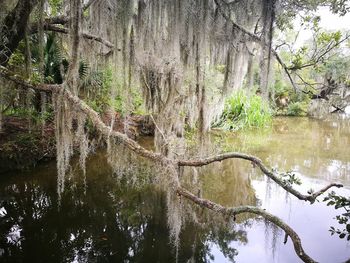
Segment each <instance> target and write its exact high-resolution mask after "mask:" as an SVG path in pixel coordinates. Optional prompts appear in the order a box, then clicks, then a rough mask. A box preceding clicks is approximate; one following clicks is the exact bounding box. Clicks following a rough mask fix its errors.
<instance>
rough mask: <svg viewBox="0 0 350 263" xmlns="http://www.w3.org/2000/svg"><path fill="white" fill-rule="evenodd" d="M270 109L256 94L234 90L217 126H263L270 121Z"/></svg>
mask: <svg viewBox="0 0 350 263" xmlns="http://www.w3.org/2000/svg"><path fill="white" fill-rule="evenodd" d="M271 120H272V111H271V109H270V107H269V105H268V103H267V102H265V101H263V99H262V98H261V97H260V96H258V95H255V94H254V95H250V94H247V93H245V92H243V91H239V92H236V93H235V94H233V95H232V96H231V97H230V98H229V99H228V100H227V101H226V105H225V109H224V112H223V114H222V116H221V118H220V121H219V123H218V125H217V126H219V127H222V128H224V129H227V130H238V129H241V128H246V127H248V128H250V127H264V126H267V125H269V124H270V123H271Z"/></svg>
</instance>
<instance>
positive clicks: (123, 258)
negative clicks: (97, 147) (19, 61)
mask: <svg viewBox="0 0 350 263" xmlns="http://www.w3.org/2000/svg"><path fill="white" fill-rule="evenodd" d="M89 162H90V164H89V167H88V169H87V171H88V174H87V187H88V188H87V191H86V194H84V192H85V191H84V190H85V189H84V185H83V184H82V183H81V182H79V180H82V179H79V177H78V176H77V174H76V173H73V175H72V176H71V178H70V180H69V181H68V187H67V188H66V191H65V193H64V195H63V196H62V201H61V205H60V207H58V202H57V201H58V200H57V193H56V178H55V167H43V168H37V169H36V170H35V174H30V173H25V174H24V175H19V176H11V177H10V178H8V179H3V180H2V181H1V182H0V192H1V193H2V194H1V195H2V196H1V201H0V209H1V210H0V220H1V221H0V222H1V223H0V233H1V240H0V248H1V249H0V252H1V254H0V260H1V262H112V261H113V262H174V261H175V258H176V251H175V249H174V248H173V246H172V245H171V244H170V242H169V231H168V228H167V223H166V222H167V220H166V205H165V196H164V194H163V193H162V192H161V191H159V190H157V189H156V187H154V186H150V185H149V186H145V187H139V188H135V187H134V188H133V187H130V186H126V185H125V184H118V183H117V180H116V178H115V177H114V176H112V175H111V174H112V173H111V171H110V169H109V168H108V165H106V163H105V160H104V157H103V156H97V157H94V158H92V159H91V160H90V161H89ZM195 210H196V211H197V219H198V221H197V222H194V221H190V220H187V221H186V223H185V224H184V227H183V229H182V231H181V235H180V240H181V244H180V247H179V251H178V262H187V261H189V262H191V260H193V261H195V262H210V261H211V260H212V259H213V257H215V255H212V254H211V247H212V245H213V244H216V246H217V247H219V248H220V250H221V251H222V253H223V255H224V256H225V257H226V258H227V259H228V260H230V261H232V262H234V259H235V256H236V255H237V253H238V252H237V250H236V249H235V248H234V247H232V242H233V241H238V242H240V243H243V244H244V243H247V242H248V241H247V235H246V232H245V231H244V230H242V229H240V230H236V229H235V227H234V226H233V224H232V222H226V221H225V219H222V218H217V217H215V215H211V214H210V212H207V211H203V209H199V208H196V207H193V211H195Z"/></svg>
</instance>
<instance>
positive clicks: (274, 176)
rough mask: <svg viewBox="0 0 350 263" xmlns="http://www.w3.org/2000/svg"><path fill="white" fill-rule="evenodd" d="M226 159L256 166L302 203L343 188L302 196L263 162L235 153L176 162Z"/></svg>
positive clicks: (195, 163)
mask: <svg viewBox="0 0 350 263" xmlns="http://www.w3.org/2000/svg"><path fill="white" fill-rule="evenodd" d="M226 159H244V160H247V161H251V162H252V163H254V164H255V165H257V166H258V167H259V168H260V170H261V171H262V172H263V173H264V174H265V175H266V176H267V177H269V178H271V179H272V180H273V181H274V182H276V183H277V184H278V185H279V186H281V187H282V188H283V189H284V190H286V191H287V192H289V193H291V194H292V195H294V196H295V197H297V198H298V199H300V200H304V201H309V202H310V203H313V202H315V200H316V198H317V197H318V196H319V195H321V194H323V193H324V192H325V191H327V190H328V189H329V188H331V187H333V186H334V187H343V185H342V184H337V183H332V184H330V185H328V186H326V187H324V188H322V189H321V190H319V191H317V192H315V193H313V194H310V195H304V194H302V193H300V192H299V191H297V190H295V189H294V188H293V187H292V186H291V185H289V184H287V183H285V182H284V181H283V180H282V179H280V178H279V176H278V174H276V173H274V172H273V171H271V170H269V169H268V168H267V167H266V166H265V165H264V164H263V162H262V161H261V160H260V159H259V158H257V157H255V156H252V155H248V154H243V153H236V152H231V153H224V154H220V155H215V156H212V157H208V158H204V159H196V160H186V161H178V165H179V166H196V167H198V166H204V165H208V164H210V163H213V162H221V161H223V160H226Z"/></svg>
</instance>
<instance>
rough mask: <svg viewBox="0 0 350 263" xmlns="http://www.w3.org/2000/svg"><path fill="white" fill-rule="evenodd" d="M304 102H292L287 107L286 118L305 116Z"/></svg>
mask: <svg viewBox="0 0 350 263" xmlns="http://www.w3.org/2000/svg"><path fill="white" fill-rule="evenodd" d="M307 106H308V105H307V103H306V102H299V101H298V102H292V103H290V104H289V105H288V108H287V115H288V116H305V115H306V113H307Z"/></svg>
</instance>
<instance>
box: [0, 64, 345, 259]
mask: <svg viewBox="0 0 350 263" xmlns="http://www.w3.org/2000/svg"><path fill="white" fill-rule="evenodd" d="M0 76H1V77H4V78H6V79H8V80H10V81H13V82H15V83H16V84H18V85H19V86H21V87H22V88H30V89H36V90H41V91H46V92H47V91H51V92H63V95H64V97H65V98H66V99H67V100H68V101H69V102H70V103H72V104H73V105H75V107H77V108H78V109H79V110H80V111H81V112H83V113H84V114H86V115H87V117H88V118H89V119H90V120H91V122H92V124H93V125H94V127H95V128H96V129H97V131H98V132H99V133H100V134H101V135H103V136H105V137H113V138H115V139H117V141H118V142H120V143H122V144H123V145H124V146H126V147H127V148H128V149H129V150H131V151H133V152H134V153H136V154H138V155H140V156H142V157H145V158H147V159H149V160H151V161H153V162H155V163H158V164H159V165H162V166H163V167H164V168H165V169H166V171H167V172H168V173H169V174H168V175H167V176H169V177H171V178H178V176H179V175H178V167H179V166H203V165H207V164H209V163H212V162H216V161H223V160H225V159H229V158H241V159H246V160H249V161H252V162H254V163H255V164H256V165H258V166H259V168H260V169H261V170H262V171H263V172H264V173H265V174H266V175H267V176H269V177H270V178H272V179H273V180H275V181H276V182H277V183H278V184H279V185H281V184H280V181H279V180H277V177H276V176H275V175H274V174H273V173H272V172H270V171H269V170H268V169H267V168H266V167H265V165H263V163H262V162H261V160H260V159H258V158H256V157H254V156H250V155H245V154H239V153H228V154H222V155H218V156H215V157H209V158H206V159H199V160H189V161H179V160H173V159H169V158H167V157H166V156H164V155H162V154H159V153H154V152H152V151H149V150H146V149H145V148H143V147H142V146H140V145H139V144H138V143H137V142H135V141H134V140H132V139H130V138H128V137H127V136H126V135H125V134H122V133H120V132H117V131H111V130H110V127H108V126H107V125H106V124H105V123H104V122H103V121H102V120H101V118H100V117H99V115H98V114H97V113H96V112H95V111H94V110H93V109H92V108H90V107H89V106H88V105H87V104H86V103H85V102H84V101H83V100H81V99H80V98H79V97H78V96H75V95H74V94H73V93H72V92H70V91H69V90H67V89H64V88H63V87H64V85H46V84H40V85H34V84H31V83H29V82H27V81H25V80H23V79H22V78H21V77H19V76H17V75H14V74H12V73H11V72H9V71H8V70H7V69H6V68H5V67H2V66H0ZM281 186H282V187H283V188H284V189H285V190H286V191H288V192H291V193H292V194H294V195H296V196H297V197H298V198H299V199H302V200H308V201H312V200H314V199H315V198H316V197H317V196H319V195H320V194H321V193H323V192H325V191H326V190H328V189H329V188H330V187H332V186H337V187H340V185H337V184H333V185H329V186H326V187H325V188H323V189H321V190H320V191H318V192H316V193H315V194H313V195H310V196H312V197H310V196H304V195H302V194H300V193H299V192H297V191H295V190H294V189H291V188H288V187H285V186H283V185H281ZM172 187H173V189H172V190H173V191H175V192H176V193H177V194H178V195H180V196H183V197H184V198H186V199H188V200H190V201H192V202H194V203H195V204H197V205H199V206H201V207H204V208H208V209H211V210H213V211H215V212H218V213H221V214H223V215H227V216H232V217H234V216H236V215H238V214H242V213H253V214H256V215H259V216H262V217H263V218H265V219H266V220H268V221H270V222H272V223H273V224H275V225H277V226H278V227H280V228H281V229H282V230H283V231H285V233H286V237H287V236H289V237H290V238H291V240H292V242H293V245H294V250H295V252H296V254H297V255H298V257H299V258H300V259H301V260H303V261H304V262H316V261H314V260H313V259H312V258H311V257H310V256H308V255H307V254H306V253H305V252H304V249H303V247H302V244H301V241H300V238H299V236H298V234H297V233H296V232H295V231H294V230H293V229H292V228H291V227H290V226H288V225H287V224H286V223H284V222H283V221H282V220H281V219H280V218H278V217H276V216H274V215H272V214H270V213H268V212H266V211H265V210H263V209H261V208H258V207H252V206H240V207H235V208H226V207H224V206H222V205H220V204H217V203H214V202H212V201H210V200H206V199H202V198H199V197H197V196H195V195H194V194H192V193H191V192H189V191H188V190H186V189H184V188H182V187H181V185H180V183H179V182H178V181H177V182H176V184H175V185H172Z"/></svg>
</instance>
